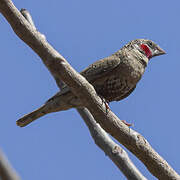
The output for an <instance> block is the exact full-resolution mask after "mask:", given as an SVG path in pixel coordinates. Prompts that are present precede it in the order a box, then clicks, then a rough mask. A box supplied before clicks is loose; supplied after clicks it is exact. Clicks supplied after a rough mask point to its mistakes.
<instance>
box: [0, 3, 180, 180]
mask: <svg viewBox="0 0 180 180" xmlns="http://www.w3.org/2000/svg"><path fill="white" fill-rule="evenodd" d="M0 12H1V13H2V14H3V15H4V17H5V18H6V19H7V21H8V22H9V23H10V25H11V27H12V28H13V30H14V32H15V33H16V34H17V35H18V36H19V37H20V38H21V39H22V40H23V41H24V42H25V43H26V44H27V45H29V46H30V47H31V48H32V49H33V50H34V51H35V52H36V53H37V54H38V55H39V56H40V57H41V59H42V60H43V63H44V64H45V65H46V66H47V68H48V69H49V71H50V72H51V73H52V75H53V76H54V77H55V78H60V79H61V80H62V81H64V82H65V83H66V84H67V85H68V86H69V87H70V88H71V90H72V92H73V93H75V94H76V96H77V97H79V98H80V100H81V101H82V102H83V104H84V106H85V107H87V108H88V109H89V111H90V112H91V114H92V115H93V117H95V119H96V121H97V122H98V123H99V124H100V125H101V126H102V127H103V128H104V130H105V131H106V132H108V133H110V134H111V135H112V136H113V137H114V138H115V139H117V140H118V141H119V142H120V143H121V144H123V145H124V146H125V147H126V148H128V149H129V150H130V151H131V152H132V153H133V154H135V155H136V157H138V158H139V159H140V160H141V161H142V162H143V163H144V164H145V166H146V167H147V168H148V170H149V171H150V172H151V173H152V174H153V175H154V176H156V177H157V178H158V179H162V180H170V179H171V180H174V179H180V176H179V175H178V174H177V173H176V172H175V171H174V170H173V169H172V167H171V166H170V165H169V164H168V163H167V162H166V161H165V160H164V159H163V158H162V157H161V156H160V155H159V154H158V153H157V152H156V151H155V150H154V149H153V148H152V147H151V146H150V144H149V143H148V142H147V140H146V139H145V138H144V137H143V136H142V135H140V134H139V133H137V132H135V131H134V130H132V129H130V131H129V128H128V127H127V126H126V125H125V124H124V123H122V122H121V121H120V120H119V119H118V118H117V116H116V115H115V114H114V113H112V112H111V111H109V112H108V113H106V108H105V107H104V106H102V102H101V98H99V97H98V96H97V94H96V92H95V90H94V88H93V86H92V85H90V84H89V83H88V82H87V81H86V79H85V78H84V77H82V76H81V75H80V74H79V73H77V72H76V71H75V70H74V69H73V68H72V67H71V66H70V65H69V64H68V63H67V61H66V60H65V59H64V58H63V57H62V56H61V55H60V54H59V53H58V52H57V51H56V50H54V49H53V47H52V46H51V45H50V44H48V42H47V41H46V40H45V39H43V38H42V37H41V35H40V33H39V32H37V31H36V30H34V29H33V28H32V27H31V25H30V24H29V23H28V22H27V21H26V19H25V18H24V17H23V16H22V15H21V13H20V12H19V11H18V10H17V8H16V7H15V6H14V4H13V3H12V2H11V1H10V0H0Z"/></svg>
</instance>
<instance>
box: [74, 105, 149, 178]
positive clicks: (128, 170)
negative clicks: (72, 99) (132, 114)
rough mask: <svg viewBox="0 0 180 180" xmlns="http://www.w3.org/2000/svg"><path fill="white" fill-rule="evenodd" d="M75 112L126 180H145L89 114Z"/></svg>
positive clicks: (83, 111)
mask: <svg viewBox="0 0 180 180" xmlns="http://www.w3.org/2000/svg"><path fill="white" fill-rule="evenodd" d="M77 111H78V112H79V114H80V115H81V117H82V118H83V119H84V122H85V123H86V125H87V126H88V128H89V131H90V133H91V136H92V137H93V139H94V142H95V143H96V145H97V146H98V147H99V148H101V149H102V150H103V151H104V152H105V154H106V155H107V156H109V158H110V159H111V160H112V161H113V162H114V163H115V164H116V166H117V167H118V168H119V169H120V170H121V171H122V172H123V174H124V175H125V176H126V177H127V179H133V180H146V178H145V177H144V176H143V175H142V174H141V173H140V172H139V170H138V169H137V168H136V166H135V165H134V164H133V163H132V161H131V160H130V159H129V157H128V154H127V153H126V151H125V150H123V148H121V147H120V146H119V145H118V144H116V143H115V142H114V141H113V140H112V139H111V138H110V137H109V136H108V134H107V133H106V132H105V131H104V129H102V128H101V126H100V125H99V124H98V123H97V122H96V121H95V120H94V118H93V116H92V115H91V114H90V112H89V111H88V110H87V109H86V108H83V109H77Z"/></svg>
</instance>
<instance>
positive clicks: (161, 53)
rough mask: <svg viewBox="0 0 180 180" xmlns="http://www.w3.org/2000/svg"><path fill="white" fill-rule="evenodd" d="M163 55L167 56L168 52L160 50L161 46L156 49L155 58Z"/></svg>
mask: <svg viewBox="0 0 180 180" xmlns="http://www.w3.org/2000/svg"><path fill="white" fill-rule="evenodd" d="M163 54H166V52H165V51H164V50H163V49H162V48H160V47H159V46H158V47H156V50H155V51H154V53H153V55H152V56H153V57H154V56H160V55H163Z"/></svg>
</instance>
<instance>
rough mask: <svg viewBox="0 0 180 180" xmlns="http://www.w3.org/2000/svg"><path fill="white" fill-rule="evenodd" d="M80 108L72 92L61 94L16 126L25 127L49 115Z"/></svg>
mask: <svg viewBox="0 0 180 180" xmlns="http://www.w3.org/2000/svg"><path fill="white" fill-rule="evenodd" d="M79 106H81V102H80V101H79V100H78V99H77V97H75V96H74V95H73V94H72V93H71V92H70V91H68V92H67V93H64V94H63V93H62V92H59V93H57V94H56V95H55V96H53V97H52V98H50V99H49V100H48V101H47V102H46V103H45V104H44V105H43V106H41V107H40V108H38V109H37V110H35V111H33V112H31V113H29V114H27V115H25V116H24V117H22V118H21V119H19V120H17V121H16V124H17V125H18V126H20V127H24V126H26V125H28V124H29V123H31V122H33V121H35V120H36V119H38V118H40V117H41V116H44V115H46V114H48V113H51V112H58V111H64V110H68V109H70V108H73V107H79Z"/></svg>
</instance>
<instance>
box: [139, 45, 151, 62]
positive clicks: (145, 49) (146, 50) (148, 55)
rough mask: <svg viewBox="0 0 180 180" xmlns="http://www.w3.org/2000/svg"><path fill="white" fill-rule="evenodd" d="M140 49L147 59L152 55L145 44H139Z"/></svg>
mask: <svg viewBox="0 0 180 180" xmlns="http://www.w3.org/2000/svg"><path fill="white" fill-rule="evenodd" d="M141 49H142V50H143V51H144V52H145V54H146V57H147V58H148V59H150V58H151V57H152V53H151V50H150V49H149V47H148V46H146V45H145V44H141Z"/></svg>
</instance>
